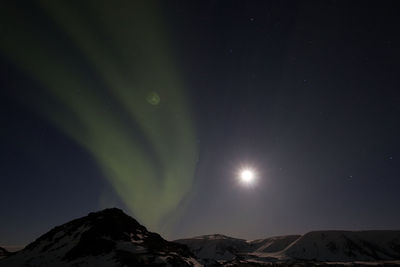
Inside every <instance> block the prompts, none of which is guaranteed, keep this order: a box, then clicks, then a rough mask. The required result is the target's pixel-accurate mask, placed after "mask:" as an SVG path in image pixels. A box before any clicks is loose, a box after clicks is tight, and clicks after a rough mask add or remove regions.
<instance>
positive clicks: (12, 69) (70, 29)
mask: <svg viewBox="0 0 400 267" xmlns="http://www.w3.org/2000/svg"><path fill="white" fill-rule="evenodd" d="M80 2H81V1H50V0H48V1H47V0H43V1H29V2H28V1H1V3H0V119H1V131H0V137H1V138H0V157H1V160H0V245H8V246H9V245H25V244H27V243H28V242H31V241H33V240H34V239H35V238H37V237H38V236H39V235H41V234H43V233H45V232H46V231H48V230H49V229H51V228H52V227H54V226H55V225H59V224H62V223H64V222H66V221H68V220H71V219H74V218H76V217H79V216H84V215H86V214H87V213H89V212H91V211H96V210H99V209H103V208H107V207H114V206H116V207H120V208H122V209H124V210H125V211H126V212H127V213H128V214H130V215H132V216H134V217H135V218H136V219H137V220H138V221H139V222H141V223H143V224H144V225H145V226H147V227H148V228H149V229H150V230H152V231H157V232H159V233H160V234H162V235H163V236H164V237H165V238H167V239H176V238H181V237H190V236H195V235H202V234H213V233H220V234H226V235H230V236H234V237H241V238H246V239H255V238H263V237H268V236H273V235H281V234H302V233H305V232H307V231H311V230H331V229H346V230H365V229H399V228H400V212H399V211H400V208H399V203H400V140H399V137H400V75H399V74H400V16H399V14H400V8H399V7H398V5H396V4H395V3H396V1H373V2H372V1H333V0H331V1H244V0H242V1H239V0H237V1H236V0H235V1H233V0H226V1H218V0H206V1H204V0H203V1H184V0H177V1H155V2H152V1H147V0H146V1H82V2H83V3H80ZM245 168H249V169H251V170H253V171H254V174H255V178H256V179H255V180H254V182H253V183H252V184H250V185H244V184H243V183H241V182H239V181H238V180H239V179H238V176H239V175H238V174H239V172H240V171H241V170H243V169H245Z"/></svg>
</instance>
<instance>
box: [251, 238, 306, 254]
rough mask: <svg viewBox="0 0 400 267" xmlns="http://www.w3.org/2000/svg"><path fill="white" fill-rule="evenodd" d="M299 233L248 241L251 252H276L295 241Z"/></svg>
mask: <svg viewBox="0 0 400 267" xmlns="http://www.w3.org/2000/svg"><path fill="white" fill-rule="evenodd" d="M299 237H300V235H285V236H274V237H269V238H265V239H257V240H253V241H249V244H250V245H251V247H252V251H253V252H269V253H271V252H278V251H282V250H284V249H285V248H287V247H288V246H289V245H290V244H291V243H293V242H294V241H296V240H297V239H298V238H299Z"/></svg>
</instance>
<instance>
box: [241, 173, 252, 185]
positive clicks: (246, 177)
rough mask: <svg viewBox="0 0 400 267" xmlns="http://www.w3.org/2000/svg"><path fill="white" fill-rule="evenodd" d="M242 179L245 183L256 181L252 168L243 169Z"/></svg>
mask: <svg viewBox="0 0 400 267" xmlns="http://www.w3.org/2000/svg"><path fill="white" fill-rule="evenodd" d="M239 178H240V181H241V182H242V183H243V184H245V185H250V184H252V183H254V178H255V174H254V171H253V170H251V169H243V170H241V171H240V174H239Z"/></svg>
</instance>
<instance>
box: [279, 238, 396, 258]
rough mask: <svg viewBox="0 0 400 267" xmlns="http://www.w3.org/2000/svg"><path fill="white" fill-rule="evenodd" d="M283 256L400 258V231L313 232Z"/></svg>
mask: <svg viewBox="0 0 400 267" xmlns="http://www.w3.org/2000/svg"><path fill="white" fill-rule="evenodd" d="M282 255H284V256H286V257H287V258H291V259H301V260H317V261H340V262H346V261H355V260H357V261H371V260H393V259H400V231H315V232H309V233H307V234H305V235H303V236H301V237H300V238H299V239H297V240H296V241H294V242H293V243H292V244H290V246H288V247H287V248H286V249H285V250H284V251H282Z"/></svg>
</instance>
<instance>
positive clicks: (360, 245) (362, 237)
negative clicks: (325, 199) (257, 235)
mask: <svg viewBox="0 0 400 267" xmlns="http://www.w3.org/2000/svg"><path fill="white" fill-rule="evenodd" d="M175 242H178V243H181V244H185V245H187V246H188V247H189V248H190V249H191V251H192V252H193V253H194V254H195V255H196V257H197V258H198V259H199V261H201V262H202V263H203V264H205V265H209V264H213V263H219V264H222V265H223V266H259V265H270V264H274V265H277V266H289V265H290V266H292V265H291V264H294V265H296V266H309V265H311V266H314V265H325V264H327V265H328V264H329V265H331V266H332V264H342V263H343V264H346V265H350V266H351V265H353V266H365V265H367V264H375V265H379V264H381V265H384V266H393V265H397V266H399V265H400V231H315V232H309V233H306V234H305V235H303V236H300V235H288V236H277V237H270V238H266V239H258V240H253V241H245V240H243V239H237V238H232V237H227V236H222V235H211V236H199V237H194V238H188V239H180V240H176V241H175ZM387 261H389V263H388V262H387ZM355 262H359V263H355ZM299 264H300V265H299ZM302 264H304V265H302ZM387 264H388V265H387Z"/></svg>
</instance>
